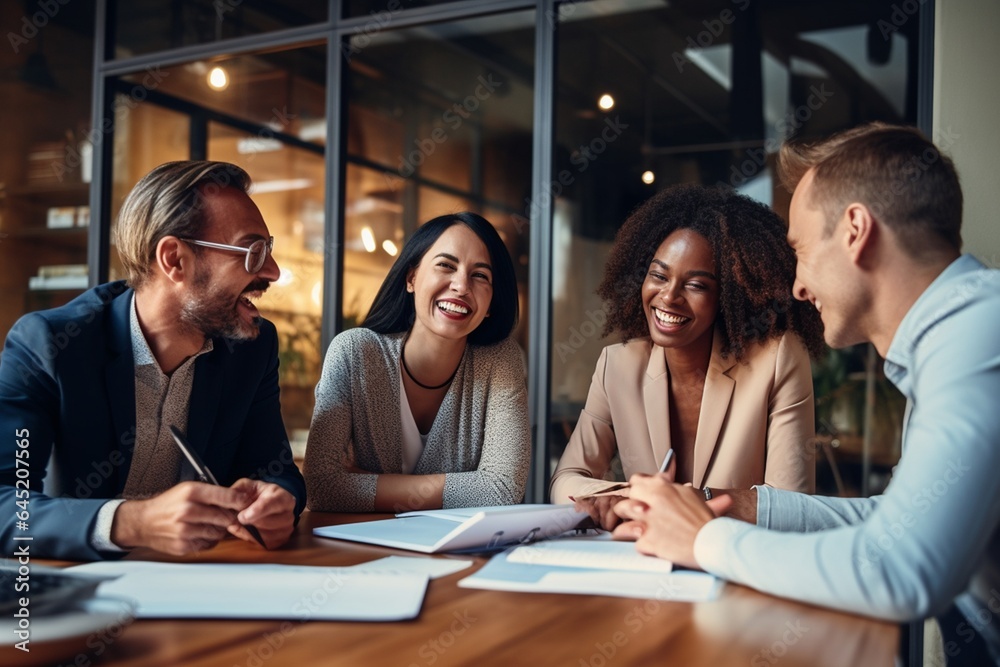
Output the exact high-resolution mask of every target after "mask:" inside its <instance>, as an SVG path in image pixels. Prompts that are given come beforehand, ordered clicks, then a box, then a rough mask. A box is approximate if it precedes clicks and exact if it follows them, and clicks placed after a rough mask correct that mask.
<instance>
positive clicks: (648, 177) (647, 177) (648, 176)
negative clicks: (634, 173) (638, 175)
mask: <svg viewBox="0 0 1000 667" xmlns="http://www.w3.org/2000/svg"><path fill="white" fill-rule="evenodd" d="M655 180H656V174H654V173H653V172H652V171H650V170H649V169H647V170H646V171H644V172H642V182H643V183H645V184H646V185H652V184H653V181H655Z"/></svg>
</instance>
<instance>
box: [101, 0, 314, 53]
mask: <svg viewBox="0 0 1000 667" xmlns="http://www.w3.org/2000/svg"><path fill="white" fill-rule="evenodd" d="M110 4H111V6H112V7H114V8H115V13H114V15H113V17H112V20H113V24H114V31H113V33H112V34H114V35H115V36H116V37H117V42H116V44H115V45H114V46H115V57H116V58H125V57H128V56H135V55H140V54H143V53H153V52H156V51H165V50H167V49H176V48H178V47H181V46H190V45H193V44H206V43H209V42H217V41H219V40H221V39H230V38H233V37H245V36H247V35H261V34H265V33H268V32H272V31H275V30H282V29H284V28H297V27H300V26H305V25H309V24H311V23H319V22H322V21H325V20H326V18H327V7H328V5H329V3H328V2H325V1H324V2H316V1H314V0H280V2H279V1H278V0H254V1H252V2H250V1H246V0H212V1H211V2H208V1H207V0H143V1H142V2H115V3H110Z"/></svg>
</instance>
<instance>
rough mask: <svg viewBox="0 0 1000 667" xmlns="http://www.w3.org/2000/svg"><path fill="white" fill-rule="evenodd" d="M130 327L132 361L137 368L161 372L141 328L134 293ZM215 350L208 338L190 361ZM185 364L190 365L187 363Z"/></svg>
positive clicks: (130, 308) (130, 307) (129, 321)
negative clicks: (154, 368) (143, 367)
mask: <svg viewBox="0 0 1000 667" xmlns="http://www.w3.org/2000/svg"><path fill="white" fill-rule="evenodd" d="M128 326H129V336H130V338H131V339H132V360H133V362H134V363H135V365H136V366H156V368H157V369H158V370H159V369H160V365H159V364H157V363H156V357H154V356H153V351H152V350H150V349H149V343H148V342H147V341H146V336H145V335H144V334H143V333H142V327H140V326H139V315H138V314H137V312H136V309H135V293H134V292H133V293H132V303H131V304H130V305H129V316H128ZM214 348H215V346H214V344H213V342H212V339H211V338H206V339H205V344H204V345H202V346H201V349H200V350H198V352H197V353H196V354H194V355H193V356H191V357H189V359H188V361H190V360H191V359H194V358H195V357H200V356H201V355H203V354H205V353H206V352H211V351H212V350H213V349H214ZM184 363H188V362H187V361H185V362H184Z"/></svg>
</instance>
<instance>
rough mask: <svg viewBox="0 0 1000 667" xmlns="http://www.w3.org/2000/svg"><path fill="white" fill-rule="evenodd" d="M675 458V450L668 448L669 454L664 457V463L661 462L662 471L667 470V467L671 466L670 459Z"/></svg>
mask: <svg viewBox="0 0 1000 667" xmlns="http://www.w3.org/2000/svg"><path fill="white" fill-rule="evenodd" d="M673 458H674V450H673V449H668V450H667V455H666V456H664V457H663V463H661V464H660V472H667V468H669V467H670V461H672V460H673Z"/></svg>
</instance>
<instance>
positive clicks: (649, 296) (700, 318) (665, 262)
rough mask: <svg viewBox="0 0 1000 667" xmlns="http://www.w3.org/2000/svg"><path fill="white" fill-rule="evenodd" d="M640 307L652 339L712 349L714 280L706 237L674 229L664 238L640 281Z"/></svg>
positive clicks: (716, 284)
mask: <svg viewBox="0 0 1000 667" xmlns="http://www.w3.org/2000/svg"><path fill="white" fill-rule="evenodd" d="M642 306H643V310H644V311H645V313H646V321H647V324H648V325H649V336H650V338H652V339H653V342H654V343H655V344H657V345H659V346H661V347H669V348H681V347H687V346H689V345H706V344H707V346H708V347H709V348H711V345H712V335H713V325H714V324H715V317H716V315H717V314H718V312H719V281H718V279H717V278H716V268H715V253H714V252H712V246H711V244H710V243H709V242H708V239H706V238H705V237H704V236H702V235H701V234H699V233H697V232H695V231H692V230H690V229H678V230H677V231H675V232H673V233H672V234H670V236H668V237H667V238H666V239H664V240H663V243H661V244H660V247H659V248H657V249H656V254H655V255H654V256H653V260H652V262H650V264H649V270H648V272H647V273H646V278H645V280H643V283H642Z"/></svg>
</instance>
